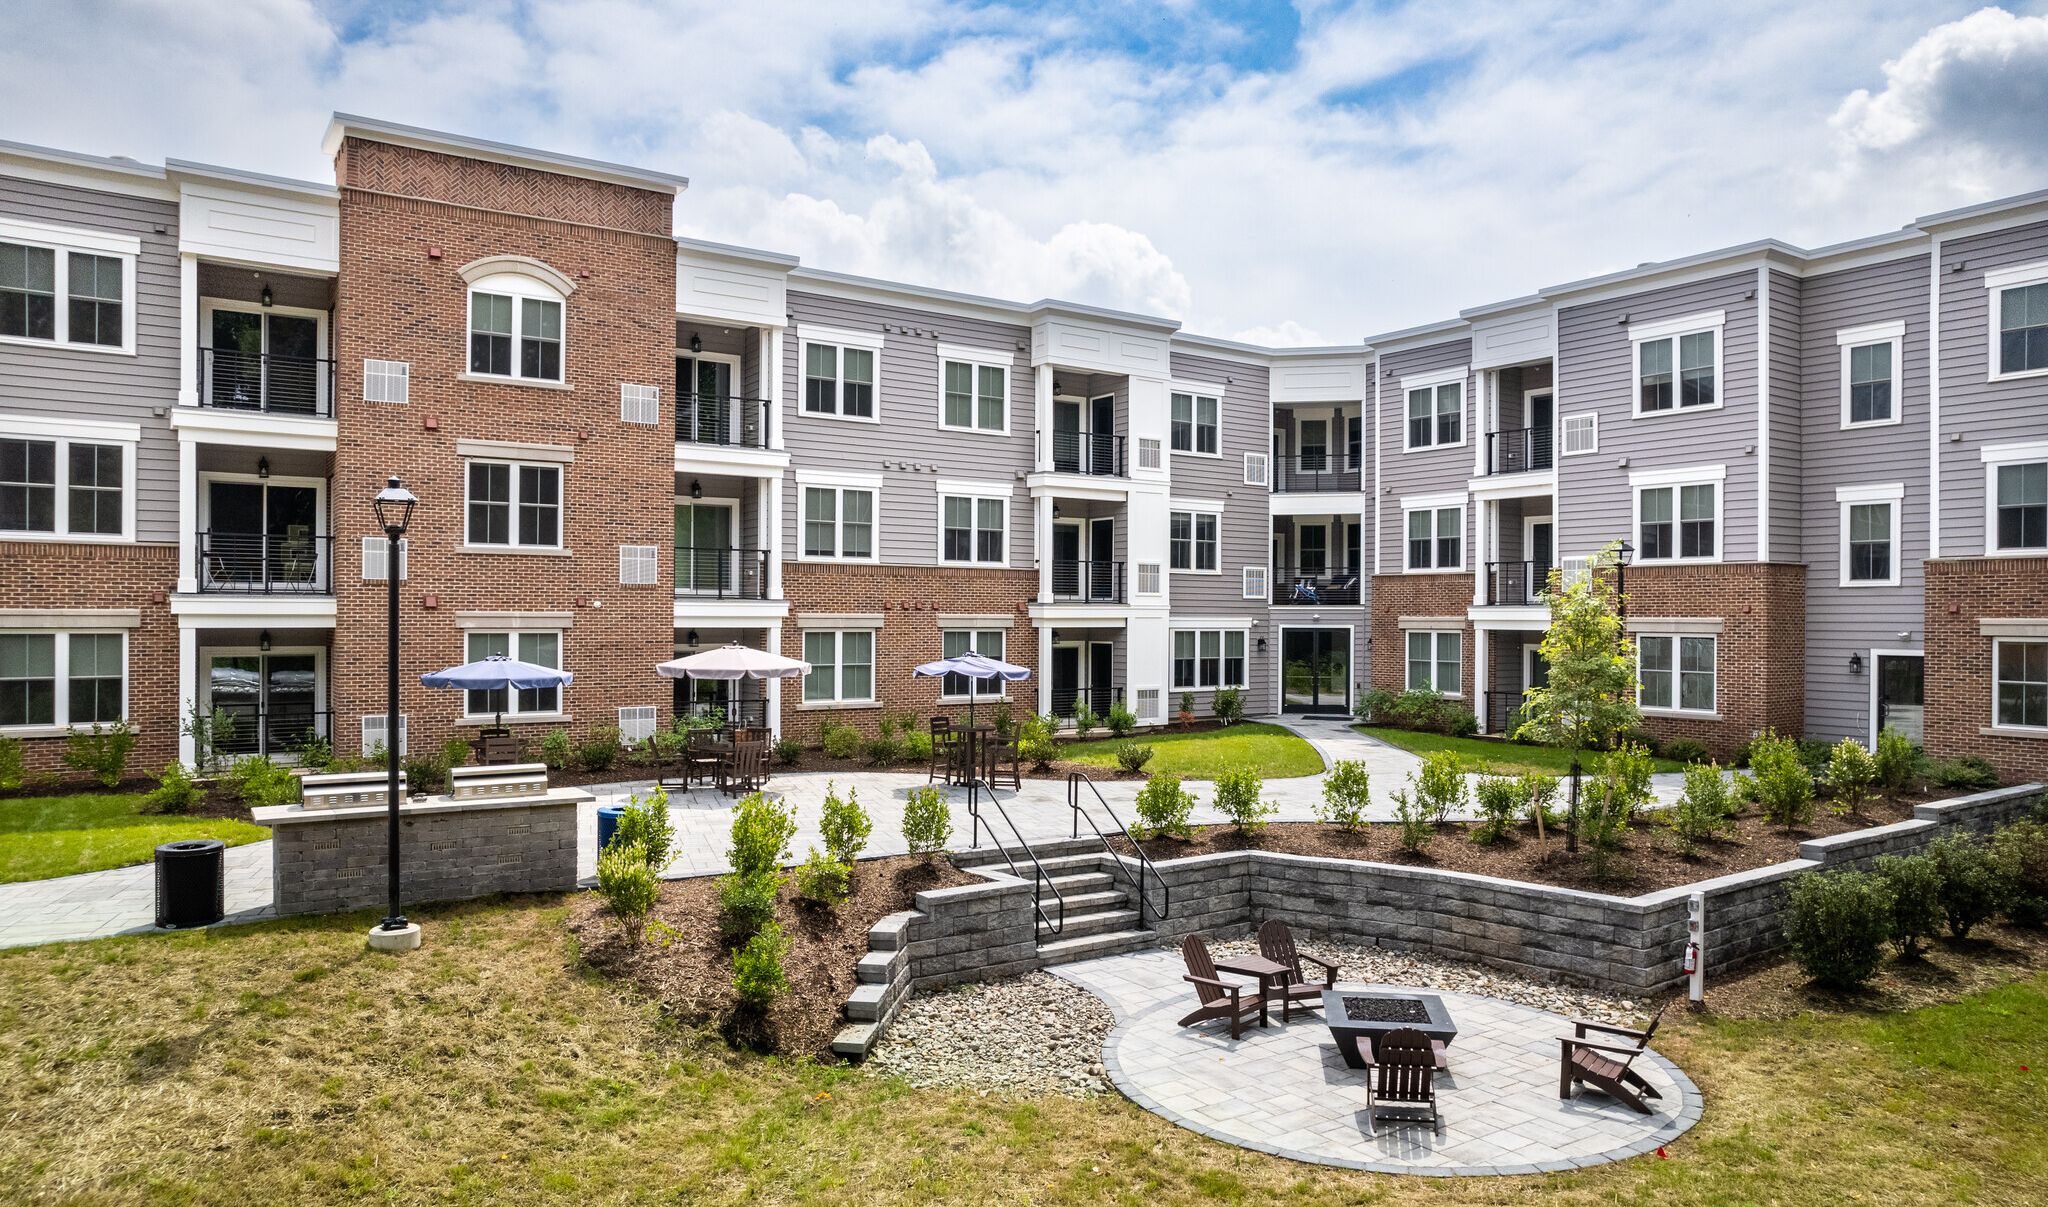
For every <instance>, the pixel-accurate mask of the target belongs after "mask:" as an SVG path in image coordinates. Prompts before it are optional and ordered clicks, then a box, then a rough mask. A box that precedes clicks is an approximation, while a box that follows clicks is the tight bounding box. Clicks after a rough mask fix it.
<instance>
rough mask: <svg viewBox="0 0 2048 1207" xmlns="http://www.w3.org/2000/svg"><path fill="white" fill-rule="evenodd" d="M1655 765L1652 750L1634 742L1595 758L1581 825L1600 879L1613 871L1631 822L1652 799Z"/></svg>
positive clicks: (1580, 808)
mask: <svg viewBox="0 0 2048 1207" xmlns="http://www.w3.org/2000/svg"><path fill="white" fill-rule="evenodd" d="M1652 767H1653V764H1652V763H1651V761H1650V752H1649V751H1647V750H1645V749H1643V748H1642V747H1641V746H1639V745H1637V744H1635V743H1633V742H1627V743H1624V744H1623V745H1622V746H1621V747H1620V748H1619V749H1616V750H1609V751H1606V752H1604V753H1602V754H1600V755H1599V756H1597V757H1596V758H1595V759H1594V762H1593V776H1592V778H1591V779H1590V780H1588V781H1586V784H1585V793H1586V795H1585V799H1584V800H1583V801H1582V802H1581V803H1580V805H1579V828H1580V830H1581V831H1582V832H1583V834H1584V837H1585V840H1586V845H1587V848H1588V849H1589V850H1590V851H1591V853H1592V854H1591V858H1590V860H1589V862H1590V864H1591V866H1592V871H1593V875H1594V876H1595V877H1597V878H1599V879H1602V880H1604V879H1606V878H1607V877H1608V876H1609V874H1610V873H1611V871H1612V863H1613V857H1614V854H1615V852H1616V851H1619V850H1620V849H1621V844H1622V840H1623V839H1625V838H1626V837H1627V836H1628V826H1629V822H1630V821H1631V820H1632V819H1633V818H1634V817H1635V815H1636V811H1637V810H1638V809H1641V808H1642V807H1643V806H1644V805H1646V804H1648V803H1649V801H1650V799H1651V798H1650V773H1651V769H1652Z"/></svg>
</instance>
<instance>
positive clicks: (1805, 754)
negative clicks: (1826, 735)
mask: <svg viewBox="0 0 2048 1207" xmlns="http://www.w3.org/2000/svg"><path fill="white" fill-rule="evenodd" d="M1792 745H1793V747H1794V748H1795V749H1797V750H1798V751H1799V761H1800V763H1801V764H1803V765H1804V766H1805V767H1806V773H1807V774H1808V775H1810V776H1812V777H1813V778H1814V779H1816V780H1822V779H1824V778H1825V777H1826V776H1827V773H1828V755H1830V754H1832V753H1833V752H1834V747H1833V746H1830V745H1829V744H1828V743H1826V742H1824V741H1822V740H1821V739H1819V738H1800V739H1799V740H1798V741H1796V742H1794V743H1793V744H1792Z"/></svg>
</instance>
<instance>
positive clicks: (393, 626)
mask: <svg viewBox="0 0 2048 1207" xmlns="http://www.w3.org/2000/svg"><path fill="white" fill-rule="evenodd" d="M418 502H419V500H418V499H417V498H415V497H414V496H413V493H412V492H411V491H409V490H407V489H406V488H405V487H403V486H400V485H399V484H398V479H397V478H396V477H395V476H394V477H393V478H391V479H390V480H389V481H387V482H386V483H385V484H384V489H382V490H380V491H378V492H377V497H376V499H375V500H374V501H373V502H372V503H371V505H370V506H371V509H372V510H373V511H374V512H376V515H377V526H378V527H380V528H382V529H383V530H384V586H385V598H386V609H385V620H386V628H385V633H386V637H385V662H384V667H385V680H384V683H385V696H384V704H385V708H384V770H385V789H386V794H387V795H386V797H385V807H386V816H387V818H388V819H389V826H388V828H387V830H386V838H385V842H386V847H387V849H386V851H385V854H384V860H385V870H386V872H387V877H386V884H387V887H388V891H389V896H390V901H389V908H388V909H387V910H386V912H385V915H384V920H383V921H382V922H379V923H378V924H377V926H376V927H375V929H373V930H371V931H370V946H372V947H374V948H377V949H378V950H381V951H409V950H411V949H412V948H415V947H418V946H419V945H420V928H419V926H418V925H417V924H415V923H411V922H407V921H406V920H405V911H404V910H402V909H400V908H399V904H398V806H399V802H400V800H401V797H400V794H399V790H398V758H399V752H398V745H399V739H400V736H401V733H402V731H401V730H400V729H399V720H398V551H399V542H400V541H402V540H404V539H405V529H406V526H407V525H408V524H410V523H411V522H412V509H413V506H414V505H415V504H417V503H418Z"/></svg>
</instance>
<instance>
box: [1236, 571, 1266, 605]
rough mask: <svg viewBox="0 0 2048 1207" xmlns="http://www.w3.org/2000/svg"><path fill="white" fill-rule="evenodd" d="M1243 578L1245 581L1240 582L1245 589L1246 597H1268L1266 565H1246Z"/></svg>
mask: <svg viewBox="0 0 2048 1207" xmlns="http://www.w3.org/2000/svg"><path fill="white" fill-rule="evenodd" d="M1242 579H1243V581H1242V582H1241V583H1240V586H1241V588H1242V590H1243V593H1244V598H1246V599H1264V598H1266V568H1265V567H1264V566H1246V567H1245V568H1244V571H1243V575H1242Z"/></svg>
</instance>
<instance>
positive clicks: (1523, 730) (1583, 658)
mask: <svg viewBox="0 0 2048 1207" xmlns="http://www.w3.org/2000/svg"><path fill="white" fill-rule="evenodd" d="M1618 552H1619V546H1618V545H1609V546H1608V547H1607V548H1605V549H1603V550H1601V551H1600V555H1599V556H1598V557H1597V558H1595V559H1594V567H1595V568H1594V572H1593V573H1590V574H1588V575H1586V577H1585V578H1584V579H1582V580H1580V581H1578V582H1574V583H1570V584H1566V583H1565V582H1564V581H1563V573H1562V571H1560V570H1556V569H1553V570H1552V571H1551V572H1550V627H1549V629H1547V630H1545V632H1544V634H1543V645H1542V650H1543V659H1544V661H1545V662H1546V663H1547V664H1548V665H1549V667H1550V681H1549V682H1548V683H1547V684H1545V685H1544V686H1542V687H1534V688H1530V689H1529V691H1528V693H1527V703H1526V704H1525V705H1524V707H1523V716H1524V718H1526V719H1525V720H1524V721H1523V722H1522V724H1521V726H1520V727H1519V728H1518V729H1517V730H1516V736H1517V737H1523V738H1530V739H1534V740H1535V741H1538V742H1543V743H1545V744H1547V745H1551V746H1564V747H1568V748H1569V749H1570V750H1571V752H1572V792H1571V811H1570V812H1569V813H1568V814H1567V815H1566V818H1565V849H1566V850H1570V851H1576V850H1578V845H1579V757H1580V755H1581V754H1583V753H1584V752H1586V751H1588V750H1600V749H1605V748H1607V747H1609V746H1612V745H1613V744H1614V739H1615V738H1616V736H1617V735H1619V734H1621V733H1622V732H1624V731H1626V730H1629V729H1632V728H1634V727H1635V726H1636V725H1638V724H1639V723H1640V722H1641V720H1642V712H1641V710H1640V709H1638V708H1637V707H1636V659H1635V651H1634V649H1633V648H1632V647H1631V646H1630V645H1629V641H1628V632H1627V628H1626V626H1625V625H1624V624H1623V623H1622V616H1621V608H1622V604H1623V602H1624V601H1623V600H1622V597H1621V595H1620V594H1619V593H1618V592H1616V590H1615V589H1614V585H1613V584H1612V583H1611V582H1609V581H1608V579H1607V577H1606V576H1605V575H1603V574H1601V573H1600V572H1599V571H1600V570H1601V569H1603V568H1605V567H1608V566H1612V565H1614V564H1615V560H1616V557H1617V555H1618Z"/></svg>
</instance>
